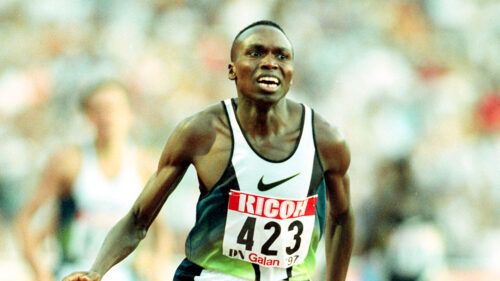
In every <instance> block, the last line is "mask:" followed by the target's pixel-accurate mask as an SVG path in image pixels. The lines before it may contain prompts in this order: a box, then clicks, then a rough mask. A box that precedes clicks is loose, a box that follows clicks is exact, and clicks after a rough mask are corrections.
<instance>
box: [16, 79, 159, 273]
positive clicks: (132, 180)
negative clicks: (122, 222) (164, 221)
mask: <svg viewBox="0 0 500 281" xmlns="http://www.w3.org/2000/svg"><path fill="white" fill-rule="evenodd" d="M81 105H82V109H83V111H84V112H85V115H86V116H87V117H88V120H89V121H90V124H91V125H92V126H93V128H94V129H95V136H94V138H92V140H91V141H89V142H84V143H82V144H78V145H72V146H68V147H64V148H62V149H60V150H59V151H57V152H56V153H54V155H53V156H52V157H51V159H49V161H48V162H47V164H46V166H45V168H44V171H43V173H42V176H41V179H40V181H39V183H38V186H37V188H36V189H35V193H34V194H33V196H32V198H30V200H29V201H28V202H27V204H26V206H24V207H23V208H22V210H21V211H20V213H19V215H18V218H17V227H18V230H19V234H20V235H19V239H20V242H21V246H22V250H23V255H24V258H25V259H26V261H27V263H28V264H29V265H30V267H31V269H32V271H33V277H34V280H36V281H51V280H54V279H58V280H60V279H61V278H63V277H64V276H65V275H67V274H69V273H71V272H73V271H75V270H77V269H79V268H81V267H89V266H91V265H92V262H93V259H94V258H95V256H96V255H97V253H98V251H99V248H100V245H101V244H102V241H103V240H104V237H105V236H106V234H107V232H108V231H109V230H110V228H111V227H112V226H113V225H114V224H115V223H116V222H117V221H118V220H119V219H120V218H121V217H123V216H124V215H125V214H126V213H127V211H128V209H129V208H130V205H131V204H133V202H134V200H135V199H136V198H137V196H138V195H139V194H140V192H141V190H142V188H143V186H144V184H145V183H146V181H147V179H148V177H149V175H150V174H151V173H152V172H153V171H154V165H151V163H152V161H150V160H149V159H148V158H149V157H147V156H146V154H145V153H144V152H143V151H141V150H140V149H138V148H137V147H136V146H134V145H132V144H131V143H130V141H129V137H128V136H129V128H130V126H131V121H132V112H131V109H130V105H129V101H128V97H127V93H126V89H125V87H124V86H122V85H121V84H120V83H119V82H118V81H113V80H104V81H100V82H99V83H97V84H96V85H93V86H92V87H91V88H90V89H89V90H88V91H87V93H86V94H85V95H83V97H82V99H81ZM54 199H55V201H57V202H58V206H59V208H58V211H59V213H58V218H59V219H58V220H57V224H58V226H57V231H56V233H57V238H58V239H57V242H59V243H58V244H59V246H60V253H61V255H60V257H59V260H58V262H57V265H56V267H55V268H49V267H48V265H47V264H46V263H45V260H44V258H43V257H40V256H39V255H38V254H37V252H38V249H39V243H38V242H39V241H37V240H39V239H38V236H39V235H38V234H37V232H36V231H34V230H33V229H32V228H31V227H30V225H31V222H32V221H33V220H35V218H36V212H37V210H39V209H40V208H43V206H45V205H46V204H47V203H49V202H51V201H52V200H54ZM156 229H157V230H159V228H156ZM153 237H157V236H156V235H154V236H153ZM158 241H159V240H158ZM151 242H157V241H151ZM151 271H152V270H150V272H151ZM140 274H141V275H143V276H144V275H146V274H145V273H144V274H143V273H140ZM148 274H149V273H148ZM104 280H110V281H134V280H137V278H136V272H135V270H133V264H132V259H129V260H128V261H127V262H124V263H122V264H120V266H117V267H115V268H113V270H112V271H111V272H110V274H108V275H107V276H106V278H105V279H104Z"/></svg>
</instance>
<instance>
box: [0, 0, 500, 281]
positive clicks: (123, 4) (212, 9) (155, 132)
mask: <svg viewBox="0 0 500 281" xmlns="http://www.w3.org/2000/svg"><path fill="white" fill-rule="evenodd" d="M258 19H271V20H274V21H276V22H278V23H279V24H280V25H281V26H282V27H283V28H284V29H285V31H286V32H287V35H288V37H289V38H290V40H291V42H292V44H293V45H294V52H295V73H296V74H295V75H296V76H295V79H294V85H293V88H292V91H291V93H290V96H291V98H292V99H295V100H297V101H300V102H304V103H307V104H309V105H311V106H312V107H313V108H314V109H315V110H316V111H317V112H318V113H319V114H321V115H323V116H324V117H325V118H326V119H327V120H329V121H330V122H331V123H332V124H335V125H336V126H338V127H339V128H340V130H341V131H342V132H343V133H344V134H345V137H346V138H347V140H348V143H349V144H350V148H351V152H352V164H351V170H350V177H351V198H352V199H351V200H352V204H353V208H354V210H355V215H356V246H355V252H354V257H353V261H352V267H351V268H352V270H351V271H352V272H351V273H350V276H349V278H350V280H353V281H358V280H359V281H379V280H493V279H489V278H493V277H492V276H496V277H495V278H498V276H500V275H495V274H498V269H499V268H500V259H498V254H497V253H498V252H500V207H498V206H500V137H499V136H500V79H498V77H500V59H499V58H500V3H498V1H495V0H420V1H417V0H387V1H382V0H358V1H341V0H315V1H306V0H297V1H286V0H276V1H268V0H267V1H266V0H254V1H243V0H235V1H230V0H199V1H195V0H147V1H146V0H144V1H138V0H120V1H118V0H106V1H99V0H71V1H67V0H32V1H26V0H3V1H1V2H0V138H1V142H0V264H1V263H2V261H3V260H4V259H2V257H4V256H5V254H2V253H5V251H4V250H5V248H7V246H6V242H5V241H6V240H7V238H6V237H7V236H8V233H9V232H10V226H11V224H12V220H13V218H14V217H15V215H16V212H17V211H18V209H19V207H20V206H22V204H23V203H24V202H25V200H26V199H27V198H28V197H29V196H30V192H31V191H32V188H33V185H34V184H33V183H34V182H36V180H37V179H38V176H39V172H40V168H41V166H42V165H43V163H45V161H46V160H47V157H48V155H50V154H51V153H52V152H53V151H54V150H55V149H57V148H58V147H60V146H61V145H64V144H68V143H72V142H78V141H80V140H81V138H82V137H83V136H86V135H88V134H87V133H88V130H89V128H88V126H87V124H86V122H85V119H84V118H83V117H82V114H81V113H80V112H79V111H78V102H77V101H78V97H79V94H80V93H81V91H82V89H84V88H85V87H86V85H88V84H89V83H92V82H93V81H96V80H98V79H102V78H103V77H113V78H117V79H120V80H121V81H123V82H124V83H125V84H126V85H127V87H129V89H130V90H131V93H132V102H133V107H134V111H135V115H136V119H135V126H134V128H133V138H134V140H135V141H136V142H137V143H139V144H141V145H142V146H143V147H146V148H147V149H149V150H151V151H152V152H154V153H156V155H158V156H159V153H160V151H161V149H162V147H163V145H164V143H165V140H166V138H167V137H168V135H169V133H170V132H171V129H172V128H173V126H175V125H176V124H177V123H178V122H179V121H180V120H181V119H183V118H185V117H187V116H189V115H191V114H193V113H194V112H196V111H198V110H200V109H202V108H204V107H205V106H207V105H210V104H213V103H217V102H219V101H220V100H222V99H225V98H229V97H233V96H235V92H234V85H233V84H232V81H229V80H228V79H227V64H228V62H229V48H230V44H231V42H232V40H233V38H234V36H235V35H236V33H237V32H238V31H239V30H240V29H241V28H243V27H244V26H246V25H247V24H249V23H251V22H253V21H255V20H258ZM187 177H188V178H187V179H186V181H185V182H184V183H183V184H182V186H180V187H179V188H178V189H177V190H176V192H175V193H174V195H173V196H174V198H175V199H173V200H178V201H180V203H178V204H176V206H175V208H173V207H172V206H171V205H172V204H170V205H169V202H168V203H167V206H166V207H165V212H164V214H163V215H162V217H161V218H160V219H164V220H165V221H166V222H167V223H168V224H169V225H170V227H171V229H172V232H173V233H174V235H177V238H176V239H177V240H178V241H177V242H175V243H176V247H174V248H175V250H176V251H178V252H179V255H182V251H183V247H182V242H180V241H183V239H184V237H185V234H186V231H188V229H189V227H190V224H191V222H192V221H193V220H194V204H195V202H196V199H197V197H198V193H197V187H196V185H197V181H196V179H195V175H194V174H193V173H188V176H187ZM179 205H182V206H179ZM170 209H171V210H170ZM179 209H182V210H183V214H186V217H181V218H179V217H180V216H179V215H178V214H179ZM40 219H41V220H43V215H42V216H41V218H40ZM19 262H22V261H19ZM320 263H321V261H320ZM173 266H175V265H173ZM0 267H1V265H0ZM495 271H497V272H495ZM318 274H319V275H321V272H319V273H318ZM405 278H406V279H405ZM412 278H413V279H412ZM467 278H469V279H467ZM0 279H2V280H4V279H3V278H0ZM167 279H168V278H167ZM167 279H166V280H167ZM16 280H18V279H16ZM28 280H29V279H28Z"/></svg>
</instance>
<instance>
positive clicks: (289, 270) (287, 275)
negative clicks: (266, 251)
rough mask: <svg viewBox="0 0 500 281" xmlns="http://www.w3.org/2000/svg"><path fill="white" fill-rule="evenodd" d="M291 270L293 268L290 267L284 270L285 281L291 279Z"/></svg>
mask: <svg viewBox="0 0 500 281" xmlns="http://www.w3.org/2000/svg"><path fill="white" fill-rule="evenodd" d="M292 268H293V266H290V267H289V268H287V269H286V279H285V280H289V279H290V278H292Z"/></svg>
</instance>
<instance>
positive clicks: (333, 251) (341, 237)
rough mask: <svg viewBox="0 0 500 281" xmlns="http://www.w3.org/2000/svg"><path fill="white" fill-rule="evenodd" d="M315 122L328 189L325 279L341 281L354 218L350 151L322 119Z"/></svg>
mask: <svg viewBox="0 0 500 281" xmlns="http://www.w3.org/2000/svg"><path fill="white" fill-rule="evenodd" d="M315 120H316V122H315V123H316V124H315V126H316V130H315V131H316V132H319V133H317V134H316V141H317V146H318V150H319V155H320V158H321V162H322V164H323V168H324V172H325V174H324V175H325V181H326V186H327V189H326V190H327V191H326V197H327V221H326V227H325V229H326V230H325V247H326V263H327V264H326V272H327V278H326V280H333V281H344V280H345V278H346V275H347V269H348V267H349V260H350V257H351V252H352V247H353V240H354V237H353V236H354V217H353V214H352V210H351V206H350V194H349V177H348V175H347V170H348V168H349V164H350V152H349V149H348V147H347V144H346V142H345V140H344V139H343V138H342V136H341V135H340V133H339V132H338V131H337V130H336V129H335V128H332V127H331V126H330V125H329V124H328V123H327V122H325V121H324V120H322V119H321V118H315Z"/></svg>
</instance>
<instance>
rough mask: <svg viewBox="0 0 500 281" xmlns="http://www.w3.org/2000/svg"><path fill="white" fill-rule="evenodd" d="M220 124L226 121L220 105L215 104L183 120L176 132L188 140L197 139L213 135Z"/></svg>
mask: <svg viewBox="0 0 500 281" xmlns="http://www.w3.org/2000/svg"><path fill="white" fill-rule="evenodd" d="M221 124H227V119H226V118H225V113H224V108H223V106H222V104H221V103H217V104H214V105H211V106H209V107H207V108H206V109H204V110H202V111H200V112H197V113H195V114H193V115H191V116H190V117H188V118H186V119H184V120H183V121H181V123H180V124H179V125H178V126H177V129H176V130H178V131H180V132H181V133H182V134H183V135H184V136H185V137H188V138H189V139H191V138H194V139H199V138H204V137H209V136H211V135H214V134H215V133H216V132H217V128H218V127H219V126H220V125H221Z"/></svg>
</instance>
